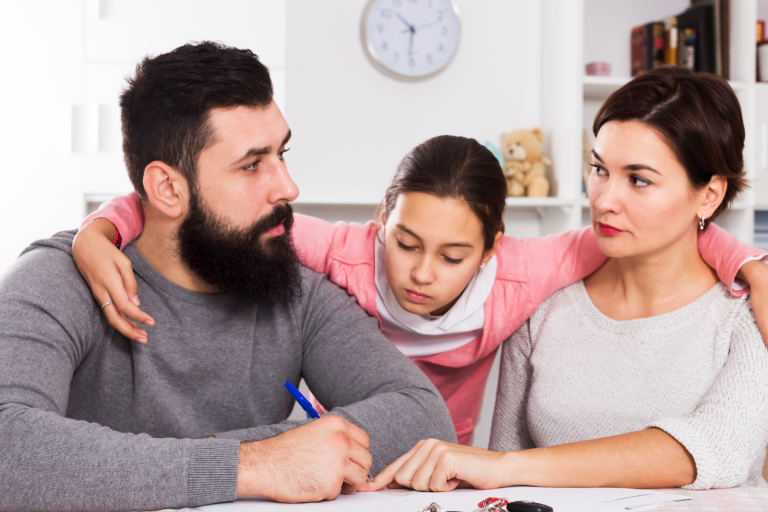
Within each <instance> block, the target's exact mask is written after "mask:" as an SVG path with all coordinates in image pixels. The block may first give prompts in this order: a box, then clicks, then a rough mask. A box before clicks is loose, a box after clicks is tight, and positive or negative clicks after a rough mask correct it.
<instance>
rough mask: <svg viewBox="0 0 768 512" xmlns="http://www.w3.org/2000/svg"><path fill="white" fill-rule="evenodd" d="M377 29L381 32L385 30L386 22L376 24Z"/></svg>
mask: <svg viewBox="0 0 768 512" xmlns="http://www.w3.org/2000/svg"><path fill="white" fill-rule="evenodd" d="M376 30H378V31H379V34H381V33H382V32H384V24H383V23H379V24H378V25H376Z"/></svg>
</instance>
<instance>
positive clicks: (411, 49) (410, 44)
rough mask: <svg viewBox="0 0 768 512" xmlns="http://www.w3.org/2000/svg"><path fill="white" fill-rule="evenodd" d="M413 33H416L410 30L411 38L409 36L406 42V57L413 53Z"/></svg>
mask: <svg viewBox="0 0 768 512" xmlns="http://www.w3.org/2000/svg"><path fill="white" fill-rule="evenodd" d="M415 33H416V31H415V30H411V36H410V39H409V40H408V56H409V57H410V56H411V54H412V53H413V34H415Z"/></svg>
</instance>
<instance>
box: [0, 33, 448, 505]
mask: <svg viewBox="0 0 768 512" xmlns="http://www.w3.org/2000/svg"><path fill="white" fill-rule="evenodd" d="M120 104H121V109H122V123H123V138H124V143H123V149H124V153H125V159H126V165H127V168H128V172H129V175H130V178H131V181H132V183H133V185H134V188H135V189H136V192H137V193H138V194H139V196H140V197H141V198H142V206H143V209H144V212H145V224H144V231H143V232H142V234H141V236H140V237H139V238H138V239H137V240H136V242H135V243H134V244H130V245H129V246H128V247H126V248H125V250H124V254H125V255H126V256H127V257H128V259H129V260H130V262H131V265H132V267H133V270H134V272H135V274H136V276H137V282H138V289H139V292H140V295H141V297H142V299H143V300H142V308H143V309H144V310H145V311H146V312H147V313H149V314H151V315H152V317H154V319H155V320H156V325H155V326H154V327H152V328H151V342H150V343H148V344H137V343H132V342H130V341H129V340H128V339H126V338H125V337H124V336H122V335H121V334H120V333H119V332H117V331H115V330H114V329H113V328H111V327H110V326H109V325H108V324H107V321H106V319H105V318H104V315H103V314H102V308H101V304H98V303H96V302H95V301H94V300H93V298H92V297H91V295H90V292H89V289H88V287H87V286H86V284H85V282H84V281H83V279H82V278H81V277H80V275H79V273H78V271H77V269H76V267H75V264H74V262H73V260H72V256H71V246H72V238H73V236H74V233H71V232H66V233H60V234H58V235H56V236H54V237H53V238H51V239H48V240H42V241H39V242H36V243H35V244H33V245H32V246H31V247H30V248H29V249H27V250H26V251H25V252H24V254H22V256H21V257H20V258H19V259H18V260H17V261H16V263H15V264H14V266H13V267H12V268H11V269H10V270H9V271H8V273H7V274H6V275H5V276H4V277H3V279H2V280H1V281H0V453H2V457H0V509H1V510H100V511H105V510H146V509H160V508H181V507H194V506H199V505H204V504H209V503H215V502H221V501H228V500H233V499H235V498H236V497H237V496H242V495H253V494H258V495H264V496H267V497H270V498H273V499H276V500H279V501H292V502H299V501H317V500H322V499H333V498H335V497H336V496H337V495H338V494H339V493H340V492H352V491H354V490H356V489H357V488H359V487H360V486H362V485H363V484H364V483H365V481H366V475H367V474H368V472H369V471H372V472H374V473H375V472H376V471H379V470H380V469H382V468H384V467H385V466H386V465H387V464H389V463H390V462H392V461H394V460H395V458H397V457H398V456H400V455H401V454H403V453H405V452H406V451H407V450H408V449H410V447H411V446H413V445H414V444H415V443H416V442H417V441H419V440H420V439H425V438H429V437H435V438H438V439H442V440H445V441H451V442H455V434H454V432H453V426H452V423H451V419H450V417H449V414H448V411H447V409H446V407H445V405H444V403H443V402H442V399H441V398H440V396H439V394H438V393H437V391H436V390H435V388H434V387H433V386H432V384H431V383H430V382H429V381H428V380H427V378H426V377H425V376H424V375H423V374H422V373H421V372H420V371H419V370H418V369H417V367H416V366H415V365H413V364H412V363H410V361H408V360H407V359H406V358H405V357H404V356H403V355H402V354H400V352H399V351H398V350H397V349H395V348H394V347H393V346H392V345H391V344H390V343H388V342H387V341H386V339H385V338H384V337H383V336H382V335H381V334H380V333H379V331H378V329H377V324H376V320H375V319H372V318H370V317H368V316H367V315H366V314H365V313H364V312H363V310H362V309H361V308H360V307H359V306H357V304H356V303H355V302H354V300H353V299H352V298H350V297H349V296H348V295H347V294H346V293H345V292H343V291H342V290H340V289H339V288H337V287H336V286H334V285H333V284H331V283H330V282H328V280H327V279H326V278H325V276H322V275H318V274H315V273H313V272H311V271H309V270H308V269H306V268H304V267H302V266H300V265H299V263H298V260H297V258H296V254H295V252H294V250H293V246H292V243H291V223H292V214H291V208H290V205H289V203H290V201H292V200H294V199H295V198H296V197H297V195H298V189H297V187H296V185H295V184H294V183H293V181H292V180H291V178H290V176H289V175H288V172H287V170H286V166H285V162H284V159H283V154H284V152H285V151H286V144H287V143H288V140H289V139H290V130H289V128H288V125H287V123H286V121H285V119H284V118H283V116H282V114H281V112H280V110H279V109H278V107H277V106H276V105H275V103H274V101H273V100H272V84H271V81H270V78H269V73H268V71H267V69H266V68H265V67H264V66H263V65H262V64H261V63H260V62H259V60H258V58H257V57H256V56H255V55H254V54H253V53H251V52H250V51H247V50H238V49H234V48H228V47H224V46H222V45H219V44H214V43H200V44H196V45H186V46H183V47H180V48H177V49H176V50H174V51H172V52H170V53H167V54H164V55H160V56H158V57H154V58H147V59H145V60H144V61H143V62H142V63H141V64H140V65H139V66H138V68H137V71H136V75H135V76H134V77H133V78H132V79H130V80H129V85H128V88H127V89H126V90H125V92H124V93H123V95H122V97H121V102H120ZM301 378H304V379H305V380H306V381H307V383H308V384H309V386H310V387H311V388H312V390H313V392H314V393H315V395H316V396H317V397H318V399H319V400H320V401H321V402H322V403H323V404H324V405H327V406H328V407H329V408H331V409H332V410H331V413H330V414H327V415H325V416H323V417H322V418H321V419H318V420H312V421H310V420H305V421H299V422H296V421H286V418H287V417H288V415H289V413H290V411H291V409H292V408H293V404H294V402H293V398H292V397H291V395H290V394H289V393H288V392H287V391H286V390H285V389H284V387H283V383H284V382H285V381H291V382H293V383H294V384H298V382H299V380H300V379H301Z"/></svg>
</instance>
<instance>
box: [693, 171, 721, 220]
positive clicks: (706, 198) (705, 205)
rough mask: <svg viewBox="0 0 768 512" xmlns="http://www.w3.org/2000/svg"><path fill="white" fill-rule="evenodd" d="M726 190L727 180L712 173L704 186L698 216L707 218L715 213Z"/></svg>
mask: <svg viewBox="0 0 768 512" xmlns="http://www.w3.org/2000/svg"><path fill="white" fill-rule="evenodd" d="M727 190H728V182H727V181H726V180H725V178H723V177H722V176H718V175H714V176H712V179H710V180H709V183H708V184H707V185H706V186H705V187H704V191H703V192H704V195H703V197H702V201H701V205H700V206H699V212H698V216H699V218H701V217H702V216H703V217H704V218H705V219H708V218H710V217H711V216H712V214H713V213H715V210H717V208H718V207H719V206H720V203H722V202H723V198H724V197H725V192H726V191H727Z"/></svg>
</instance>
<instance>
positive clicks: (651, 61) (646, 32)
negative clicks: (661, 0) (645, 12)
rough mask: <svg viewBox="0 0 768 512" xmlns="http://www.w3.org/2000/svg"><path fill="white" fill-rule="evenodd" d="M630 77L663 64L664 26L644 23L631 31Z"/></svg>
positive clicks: (657, 23)
mask: <svg viewBox="0 0 768 512" xmlns="http://www.w3.org/2000/svg"><path fill="white" fill-rule="evenodd" d="M631 37H632V42H631V44H632V64H631V67H632V76H638V75H641V74H643V73H645V72H646V71H650V70H651V69H653V68H655V67H658V66H661V65H662V64H664V24H663V23H660V22H653V23H646V24H645V25H640V26H639V27H635V28H633V29H632V36H631Z"/></svg>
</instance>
